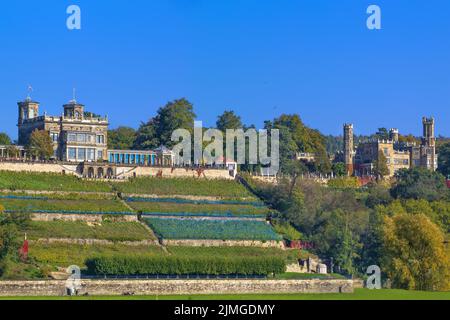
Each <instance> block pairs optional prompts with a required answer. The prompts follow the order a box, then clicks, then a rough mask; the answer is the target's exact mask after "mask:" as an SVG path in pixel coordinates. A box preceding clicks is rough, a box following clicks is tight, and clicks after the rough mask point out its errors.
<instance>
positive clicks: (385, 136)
mask: <svg viewBox="0 0 450 320" xmlns="http://www.w3.org/2000/svg"><path fill="white" fill-rule="evenodd" d="M375 138H376V139H380V140H389V131H388V129H386V128H378V132H377V133H376V134H375Z"/></svg>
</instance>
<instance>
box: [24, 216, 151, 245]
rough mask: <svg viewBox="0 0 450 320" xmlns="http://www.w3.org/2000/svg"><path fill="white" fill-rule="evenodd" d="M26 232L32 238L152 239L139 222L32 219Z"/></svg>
mask: <svg viewBox="0 0 450 320" xmlns="http://www.w3.org/2000/svg"><path fill="white" fill-rule="evenodd" d="M22 231H23V232H26V233H27V235H28V238H29V239H30V240H36V239H41V238H45V239H47V238H65V239H101V240H110V241H141V240H152V239H153V237H152V234H151V233H150V232H149V231H148V230H147V228H145V227H144V226H143V225H142V224H140V223H138V222H107V221H103V222H102V223H99V224H88V223H86V222H83V221H32V222H31V223H30V225H29V227H28V228H26V229H25V230H22Z"/></svg>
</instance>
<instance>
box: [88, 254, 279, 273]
mask: <svg viewBox="0 0 450 320" xmlns="http://www.w3.org/2000/svg"><path fill="white" fill-rule="evenodd" d="M86 266H87V268H88V269H87V271H88V273H89V274H91V275H194V274H198V275H269V274H281V273H284V272H285V270H286V262H285V260H284V259H283V258H281V257H248V258H240V257H239V258H219V257H214V258H210V257H173V256H167V257H138V256H128V257H127V256H103V257H95V258H91V259H87V260H86Z"/></svg>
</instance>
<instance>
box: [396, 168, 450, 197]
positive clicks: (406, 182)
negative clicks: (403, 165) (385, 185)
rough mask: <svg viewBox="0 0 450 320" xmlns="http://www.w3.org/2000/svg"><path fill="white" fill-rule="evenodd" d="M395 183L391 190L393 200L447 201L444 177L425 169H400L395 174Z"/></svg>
mask: <svg viewBox="0 0 450 320" xmlns="http://www.w3.org/2000/svg"><path fill="white" fill-rule="evenodd" d="M395 178H396V183H395V185H394V186H393V187H392V189H391V194H392V196H393V197H395V198H403V199H425V200H428V201H435V200H444V199H448V193H449V191H448V188H447V187H446V185H445V177H444V176H443V175H442V174H440V173H438V172H433V171H431V170H427V169H425V168H413V169H402V170H399V171H398V172H397V173H396V174H395Z"/></svg>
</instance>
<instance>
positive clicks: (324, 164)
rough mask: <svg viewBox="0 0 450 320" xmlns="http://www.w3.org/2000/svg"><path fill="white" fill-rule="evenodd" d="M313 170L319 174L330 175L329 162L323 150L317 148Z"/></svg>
mask: <svg viewBox="0 0 450 320" xmlns="http://www.w3.org/2000/svg"><path fill="white" fill-rule="evenodd" d="M314 169H315V171H316V172H319V173H321V174H329V173H331V162H330V158H329V157H328V154H327V152H326V150H325V148H322V147H319V148H317V150H316V152H315V158H314Z"/></svg>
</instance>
